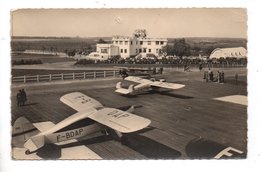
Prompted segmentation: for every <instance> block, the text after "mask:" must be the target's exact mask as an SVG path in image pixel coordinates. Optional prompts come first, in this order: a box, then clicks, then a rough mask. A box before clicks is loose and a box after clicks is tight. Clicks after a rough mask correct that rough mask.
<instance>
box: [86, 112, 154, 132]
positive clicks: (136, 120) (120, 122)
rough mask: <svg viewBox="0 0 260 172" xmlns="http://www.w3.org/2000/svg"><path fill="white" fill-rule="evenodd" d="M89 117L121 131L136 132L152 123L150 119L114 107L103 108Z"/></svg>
mask: <svg viewBox="0 0 260 172" xmlns="http://www.w3.org/2000/svg"><path fill="white" fill-rule="evenodd" d="M89 118H91V119H93V120H94V121H97V122H99V123H101V124H103V125H105V126H108V127H110V128H112V129H114V130H117V131H119V132H121V133H130V132H135V131H138V130H141V129H143V128H145V127H147V126H148V125H149V124H150V123H151V121H150V120H149V119H146V118H143V117H140V116H137V115H134V114H132V113H129V112H126V111H121V110H119V109H114V108H103V109H101V110H99V111H97V112H96V113H93V114H91V115H90V116H89Z"/></svg>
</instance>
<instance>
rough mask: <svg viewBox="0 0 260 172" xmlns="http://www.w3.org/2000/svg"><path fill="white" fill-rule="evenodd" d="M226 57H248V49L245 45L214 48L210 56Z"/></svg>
mask: <svg viewBox="0 0 260 172" xmlns="http://www.w3.org/2000/svg"><path fill="white" fill-rule="evenodd" d="M221 57H222V58H226V57H236V58H246V57H247V51H246V49H245V48H244V47H236V48H216V49H215V50H213V51H212V52H211V54H210V56H209V58H210V59H212V58H216V59H219V58H221Z"/></svg>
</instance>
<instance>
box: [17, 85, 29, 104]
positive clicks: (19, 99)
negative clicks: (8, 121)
mask: <svg viewBox="0 0 260 172" xmlns="http://www.w3.org/2000/svg"><path fill="white" fill-rule="evenodd" d="M16 101H17V106H18V107H20V106H24V105H25V102H26V101H27V95H26V92H25V90H24V89H21V90H19V92H18V93H17V94H16Z"/></svg>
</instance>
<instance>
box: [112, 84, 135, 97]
mask: <svg viewBox="0 0 260 172" xmlns="http://www.w3.org/2000/svg"><path fill="white" fill-rule="evenodd" d="M115 92H117V93H120V94H124V95H127V94H132V93H133V92H134V84H132V85H130V86H129V87H128V89H125V88H122V83H121V82H118V83H117V84H116V90H115Z"/></svg>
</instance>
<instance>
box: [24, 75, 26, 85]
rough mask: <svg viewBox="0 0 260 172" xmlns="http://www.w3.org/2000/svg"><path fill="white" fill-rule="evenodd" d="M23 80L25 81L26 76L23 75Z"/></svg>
mask: <svg viewBox="0 0 260 172" xmlns="http://www.w3.org/2000/svg"><path fill="white" fill-rule="evenodd" d="M23 82H24V83H26V76H25V75H24V76H23Z"/></svg>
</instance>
